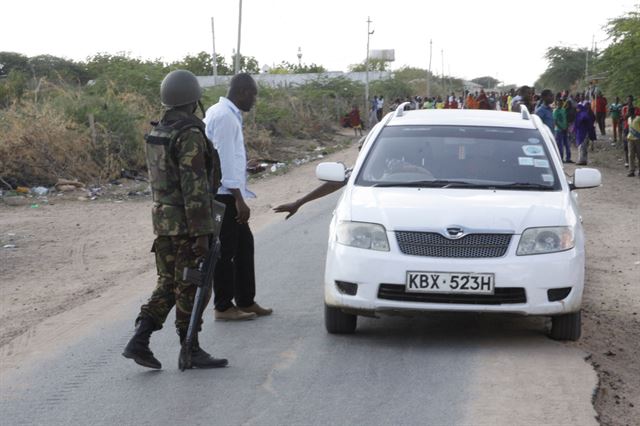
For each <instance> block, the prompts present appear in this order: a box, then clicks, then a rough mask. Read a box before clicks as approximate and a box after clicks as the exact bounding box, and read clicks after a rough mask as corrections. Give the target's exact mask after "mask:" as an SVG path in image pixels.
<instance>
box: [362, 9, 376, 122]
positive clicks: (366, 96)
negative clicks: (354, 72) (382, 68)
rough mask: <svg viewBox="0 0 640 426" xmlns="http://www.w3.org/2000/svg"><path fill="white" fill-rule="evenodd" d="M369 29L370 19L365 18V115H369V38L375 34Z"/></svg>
mask: <svg viewBox="0 0 640 426" xmlns="http://www.w3.org/2000/svg"><path fill="white" fill-rule="evenodd" d="M370 28H371V18H370V17H369V16H367V59H366V60H365V62H364V63H365V65H364V67H365V76H364V81H365V83H364V103H365V111H367V114H368V113H369V36H371V34H373V33H374V32H375V30H374V31H370Z"/></svg>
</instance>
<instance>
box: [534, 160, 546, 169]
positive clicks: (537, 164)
mask: <svg viewBox="0 0 640 426" xmlns="http://www.w3.org/2000/svg"><path fill="white" fill-rule="evenodd" d="M533 165H534V166H535V167H542V168H545V169H548V168H549V160H535V161H534V162H533Z"/></svg>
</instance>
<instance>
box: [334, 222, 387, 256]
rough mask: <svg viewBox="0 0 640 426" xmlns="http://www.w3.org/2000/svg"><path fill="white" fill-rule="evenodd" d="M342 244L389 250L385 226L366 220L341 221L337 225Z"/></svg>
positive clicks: (339, 240)
mask: <svg viewBox="0 0 640 426" xmlns="http://www.w3.org/2000/svg"><path fill="white" fill-rule="evenodd" d="M336 234H337V237H338V242H339V243H340V244H344V245H345V246H351V247H357V248H362V249H369V250H378V251H389V240H387V231H386V230H385V229H384V226H382V225H379V224H377V223H366V222H340V223H338V226H337V232H336Z"/></svg>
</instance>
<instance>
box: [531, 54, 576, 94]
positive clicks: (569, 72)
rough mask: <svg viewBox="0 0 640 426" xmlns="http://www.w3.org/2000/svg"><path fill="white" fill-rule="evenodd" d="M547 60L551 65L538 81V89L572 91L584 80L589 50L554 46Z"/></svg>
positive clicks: (536, 84)
mask: <svg viewBox="0 0 640 426" xmlns="http://www.w3.org/2000/svg"><path fill="white" fill-rule="evenodd" d="M545 58H546V59H547V61H548V62H549V65H548V67H547V69H546V71H545V72H543V73H542V75H541V76H540V78H538V81H536V83H535V86H536V88H545V89H551V90H553V91H560V90H564V89H571V88H572V87H575V85H576V83H577V82H578V81H579V80H581V79H582V78H584V70H585V65H586V58H587V49H572V48H569V47H561V46H554V47H550V48H549V49H547V53H546V54H545Z"/></svg>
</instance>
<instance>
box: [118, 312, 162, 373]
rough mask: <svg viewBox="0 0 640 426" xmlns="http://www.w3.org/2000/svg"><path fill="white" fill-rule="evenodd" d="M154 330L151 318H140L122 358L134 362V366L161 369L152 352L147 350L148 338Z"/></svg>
mask: <svg viewBox="0 0 640 426" xmlns="http://www.w3.org/2000/svg"><path fill="white" fill-rule="evenodd" d="M155 329H156V327H155V324H154V322H153V320H152V319H151V318H148V317H140V318H139V319H138V321H136V331H135V333H134V335H133V337H132V338H131V340H129V343H127V346H126V347H125V348H124V352H122V356H123V357H125V358H129V359H132V360H134V361H135V362H136V364H139V365H142V366H143V367H149V368H155V369H160V368H162V364H160V361H158V360H157V359H156V357H154V356H153V352H151V349H149V338H150V337H151V333H153V332H154V331H155Z"/></svg>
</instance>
